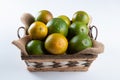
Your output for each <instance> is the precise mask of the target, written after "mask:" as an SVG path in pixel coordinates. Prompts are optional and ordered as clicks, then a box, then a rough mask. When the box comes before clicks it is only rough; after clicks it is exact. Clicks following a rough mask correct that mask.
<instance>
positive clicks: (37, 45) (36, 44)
mask: <svg viewBox="0 0 120 80" xmlns="http://www.w3.org/2000/svg"><path fill="white" fill-rule="evenodd" d="M43 47H44V44H43V42H42V41H40V40H31V41H30V42H28V43H27V45H26V50H27V52H28V54H30V55H42V54H44V48H43Z"/></svg>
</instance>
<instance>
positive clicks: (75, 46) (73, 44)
mask: <svg viewBox="0 0 120 80" xmlns="http://www.w3.org/2000/svg"><path fill="white" fill-rule="evenodd" d="M90 47H92V40H91V38H90V37H89V36H88V35H76V36H74V37H73V38H72V39H71V40H70V41H69V50H70V52H72V53H75V52H79V51H81V50H84V49H86V48H90Z"/></svg>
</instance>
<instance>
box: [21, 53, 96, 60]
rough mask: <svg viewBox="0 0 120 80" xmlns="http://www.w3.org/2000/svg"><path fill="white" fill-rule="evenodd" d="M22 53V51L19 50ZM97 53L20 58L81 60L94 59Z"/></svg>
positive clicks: (23, 56)
mask: <svg viewBox="0 0 120 80" xmlns="http://www.w3.org/2000/svg"><path fill="white" fill-rule="evenodd" d="M21 54H22V52H21ZM97 56H98V55H93V54H79V55H76V54H71V55H28V56H25V55H21V58H22V60H32V59H41V60H45V59H66V60H67V59H81V60H89V59H91V60H94V59H95V58H97Z"/></svg>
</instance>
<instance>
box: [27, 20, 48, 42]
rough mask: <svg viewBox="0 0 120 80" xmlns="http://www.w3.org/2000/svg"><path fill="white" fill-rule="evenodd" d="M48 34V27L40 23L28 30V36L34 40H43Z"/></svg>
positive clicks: (37, 22) (33, 24)
mask: <svg viewBox="0 0 120 80" xmlns="http://www.w3.org/2000/svg"><path fill="white" fill-rule="evenodd" d="M47 33H48V29H47V26H46V25H45V24H44V23H43V22H40V21H36V22H34V23H32V24H31V26H30V27H29V29H28V34H29V35H30V37H31V38H32V39H39V40H42V39H44V38H45V37H46V36H47Z"/></svg>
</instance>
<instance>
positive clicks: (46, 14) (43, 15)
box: [35, 10, 53, 24]
mask: <svg viewBox="0 0 120 80" xmlns="http://www.w3.org/2000/svg"><path fill="white" fill-rule="evenodd" d="M52 18H53V15H52V13H51V12H50V11H48V10H41V11H39V12H38V14H37V15H36V18H35V20H36V21H41V22H44V23H45V24H46V23H47V22H48V21H49V20H50V19H52Z"/></svg>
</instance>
